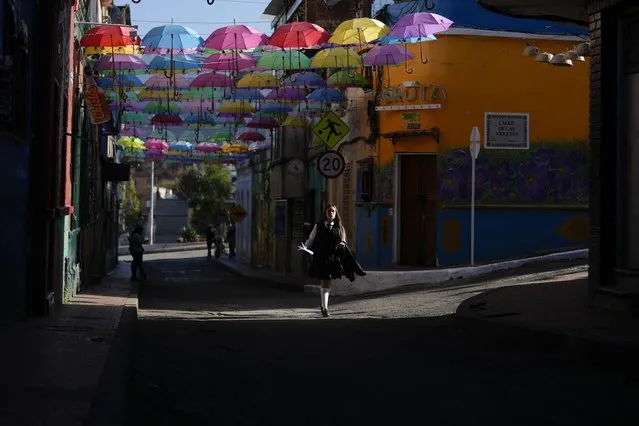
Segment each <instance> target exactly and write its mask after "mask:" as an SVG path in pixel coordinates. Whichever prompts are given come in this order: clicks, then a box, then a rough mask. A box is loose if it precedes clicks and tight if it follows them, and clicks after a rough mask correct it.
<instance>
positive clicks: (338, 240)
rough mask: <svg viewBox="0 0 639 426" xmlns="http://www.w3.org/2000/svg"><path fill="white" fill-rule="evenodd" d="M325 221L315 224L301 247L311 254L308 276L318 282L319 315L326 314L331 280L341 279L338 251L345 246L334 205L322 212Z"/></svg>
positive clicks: (341, 227) (340, 223)
mask: <svg viewBox="0 0 639 426" xmlns="http://www.w3.org/2000/svg"><path fill="white" fill-rule="evenodd" d="M324 214H325V216H326V217H325V219H324V220H322V221H320V222H318V223H317V224H315V227H314V228H313V230H312V231H311V234H310V235H309V237H308V239H307V240H306V242H305V243H304V244H302V245H301V247H302V248H303V249H306V248H307V247H308V249H309V250H311V251H312V252H313V260H312V261H311V266H310V268H309V270H308V274H309V275H310V276H311V277H313V278H317V279H318V280H320V287H321V289H320V294H321V313H322V316H323V317H327V316H329V314H328V298H329V295H330V292H331V284H332V280H334V279H339V278H342V265H341V261H340V256H339V255H338V249H340V248H341V247H345V246H346V230H345V229H344V226H343V225H342V221H341V219H340V217H339V212H338V211H337V207H336V206H335V205H334V204H330V205H329V206H327V207H326V209H325V210H324Z"/></svg>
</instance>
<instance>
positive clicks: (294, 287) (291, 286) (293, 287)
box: [214, 259, 304, 292]
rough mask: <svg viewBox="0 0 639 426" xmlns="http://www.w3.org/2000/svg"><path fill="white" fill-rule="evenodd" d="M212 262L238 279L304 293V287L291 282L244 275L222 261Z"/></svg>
mask: <svg viewBox="0 0 639 426" xmlns="http://www.w3.org/2000/svg"><path fill="white" fill-rule="evenodd" d="M214 262H215V264H216V265H220V266H222V267H223V268H224V269H226V270H227V271H229V272H231V273H233V274H235V275H238V276H240V277H244V278H251V279H253V280H256V281H260V282H262V283H263V284H265V285H268V286H270V287H273V288H277V289H281V290H287V291H298V292H304V286H303V285H301V284H294V283H292V282H289V281H285V280H277V279H275V278H270V277H268V278H267V277H261V276H258V275H253V274H250V273H246V272H245V271H241V270H240V269H238V268H236V267H234V266H233V265H230V264H229V263H228V262H227V261H226V260H224V259H219V260H214Z"/></svg>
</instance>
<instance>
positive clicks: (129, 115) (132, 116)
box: [122, 111, 151, 124]
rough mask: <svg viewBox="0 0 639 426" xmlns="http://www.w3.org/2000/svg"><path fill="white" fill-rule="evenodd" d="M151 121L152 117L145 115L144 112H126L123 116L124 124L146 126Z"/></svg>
mask: <svg viewBox="0 0 639 426" xmlns="http://www.w3.org/2000/svg"><path fill="white" fill-rule="evenodd" d="M150 119H151V116H150V115H149V114H145V113H143V112H129V111H126V112H125V113H124V114H123V115H122V122H123V123H143V124H146V123H148V122H149V120H150Z"/></svg>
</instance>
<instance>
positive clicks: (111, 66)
mask: <svg viewBox="0 0 639 426" xmlns="http://www.w3.org/2000/svg"><path fill="white" fill-rule="evenodd" d="M95 69H96V71H111V70H115V71H132V70H143V69H146V62H144V61H143V60H142V58H140V57H139V56H137V55H124V54H122V53H116V54H115V55H104V56H102V57H100V59H99V60H98V62H96V64H95Z"/></svg>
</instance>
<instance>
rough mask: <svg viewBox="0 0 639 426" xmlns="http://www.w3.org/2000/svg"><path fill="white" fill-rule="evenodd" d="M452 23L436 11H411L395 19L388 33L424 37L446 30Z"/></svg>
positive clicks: (406, 36) (396, 35) (404, 36)
mask: <svg viewBox="0 0 639 426" xmlns="http://www.w3.org/2000/svg"><path fill="white" fill-rule="evenodd" d="M452 24H453V21H451V20H450V19H448V18H446V17H444V16H441V15H438V14H436V13H428V12H420V13H411V14H409V15H406V16H403V17H401V18H399V19H398V20H397V22H396V23H395V25H394V26H393V30H392V31H391V32H390V35H391V36H394V37H399V38H409V37H424V36H427V35H430V34H437V33H441V32H443V31H446V30H447V29H448V28H450V26H451V25H452Z"/></svg>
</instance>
